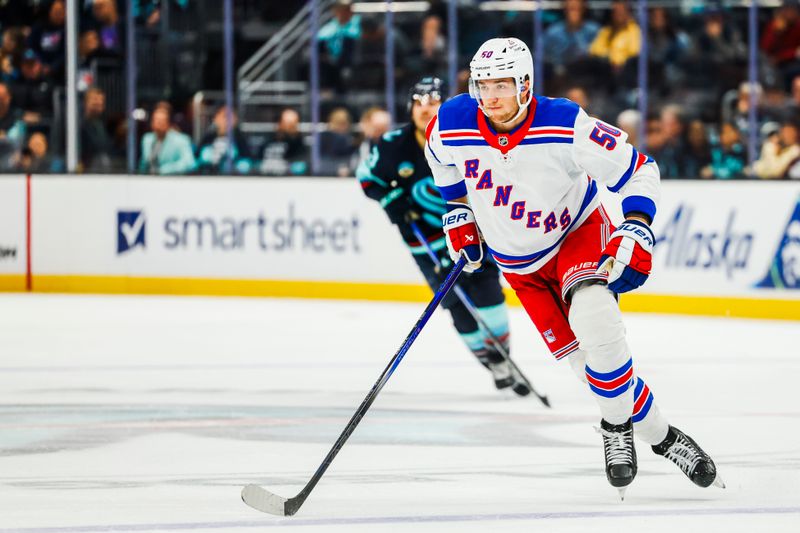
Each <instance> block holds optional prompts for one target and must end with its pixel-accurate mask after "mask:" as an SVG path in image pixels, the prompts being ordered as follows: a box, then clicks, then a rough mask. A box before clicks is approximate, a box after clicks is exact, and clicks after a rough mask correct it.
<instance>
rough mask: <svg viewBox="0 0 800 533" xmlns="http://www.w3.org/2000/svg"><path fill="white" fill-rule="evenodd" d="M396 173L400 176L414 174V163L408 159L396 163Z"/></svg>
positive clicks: (404, 176) (408, 176)
mask: <svg viewBox="0 0 800 533" xmlns="http://www.w3.org/2000/svg"><path fill="white" fill-rule="evenodd" d="M397 174H398V175H399V176H400V177H401V178H410V177H411V176H413V175H414V165H413V164H411V162H410V161H403V162H402V163H400V164H399V165H397Z"/></svg>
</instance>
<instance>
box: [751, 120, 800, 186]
mask: <svg viewBox="0 0 800 533" xmlns="http://www.w3.org/2000/svg"><path fill="white" fill-rule="evenodd" d="M798 140H800V137H798V126H797V124H796V123H794V122H793V121H790V120H787V121H785V122H784V123H783V124H781V127H780V130H779V131H778V133H776V134H773V135H770V136H769V137H768V138H767V140H766V142H764V146H762V148H761V157H760V158H759V159H758V161H756V162H755V163H754V164H753V173H754V174H755V175H756V176H758V177H759V178H763V179H781V178H786V177H787V172H788V170H789V167H790V166H791V165H792V164H793V163H795V162H796V161H797V159H798V158H800V144H798Z"/></svg>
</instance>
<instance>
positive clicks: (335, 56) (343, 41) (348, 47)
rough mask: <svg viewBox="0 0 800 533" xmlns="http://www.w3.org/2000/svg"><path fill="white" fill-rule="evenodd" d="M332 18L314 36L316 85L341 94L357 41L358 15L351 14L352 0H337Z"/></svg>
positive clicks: (359, 23) (359, 28)
mask: <svg viewBox="0 0 800 533" xmlns="http://www.w3.org/2000/svg"><path fill="white" fill-rule="evenodd" d="M333 12H334V16H333V19H331V21H330V22H328V23H327V24H325V25H324V26H322V28H320V30H319V33H318V34H317V41H318V42H319V47H320V52H321V57H320V84H321V85H322V86H323V87H327V88H333V89H336V90H337V92H344V91H345V90H346V89H347V87H346V86H345V83H346V82H348V81H350V79H352V67H353V57H354V50H355V45H356V42H357V41H358V40H359V39H360V38H361V16H360V15H354V14H353V6H352V0H337V1H336V4H335V5H334V8H333Z"/></svg>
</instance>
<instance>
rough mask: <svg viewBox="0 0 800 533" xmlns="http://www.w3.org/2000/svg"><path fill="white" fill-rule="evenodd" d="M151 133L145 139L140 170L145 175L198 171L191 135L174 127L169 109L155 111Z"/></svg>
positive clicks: (159, 108) (156, 109)
mask: <svg viewBox="0 0 800 533" xmlns="http://www.w3.org/2000/svg"><path fill="white" fill-rule="evenodd" d="M150 129H151V130H152V131H150V132H149V133H145V134H144V136H143V137H142V150H141V154H142V156H141V161H140V163H139V170H140V172H143V173H145V174H160V175H168V174H188V173H190V172H192V171H193V170H194V169H195V160H194V151H193V150H192V141H191V139H189V136H188V135H186V134H184V133H181V132H179V131H177V130H175V129H173V128H172V122H171V116H170V113H169V111H168V109H167V108H166V107H165V106H158V107H156V108H155V109H154V110H153V114H152V117H151V119H150Z"/></svg>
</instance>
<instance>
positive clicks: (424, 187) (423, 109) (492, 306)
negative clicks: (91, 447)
mask: <svg viewBox="0 0 800 533" xmlns="http://www.w3.org/2000/svg"><path fill="white" fill-rule="evenodd" d="M445 95H446V89H445V86H444V82H443V81H442V80H440V79H439V78H430V77H427V78H423V79H422V80H420V81H419V82H418V83H417V84H415V85H414V87H413V88H412V89H411V92H410V94H409V99H408V111H409V114H410V118H411V122H410V123H409V124H407V125H405V126H403V127H401V128H399V129H396V130H393V131H389V132H387V133H386V134H384V135H383V138H382V139H381V140H380V141H379V142H378V143H377V144H376V145H375V146H373V147H372V149H371V151H370V155H369V157H368V158H367V159H366V160H365V161H362V162H361V164H360V165H359V167H358V170H357V171H356V176H357V177H358V180H359V182H360V183H361V187H362V188H363V190H364V193H365V194H366V195H367V196H368V197H370V198H372V199H373V200H375V201H377V202H379V203H380V204H381V207H383V209H384V211H386V214H387V215H388V216H389V220H390V221H391V222H392V224H394V225H395V226H397V229H398V230H399V231H400V234H401V235H402V237H403V240H405V242H406V244H407V245H408V247H409V249H410V251H411V254H412V256H413V257H414V260H415V261H416V263H417V265H418V266H419V268H420V270H421V271H422V273H423V275H424V276H425V280H426V281H427V282H428V285H429V286H430V287H431V289H432V290H434V291H435V290H436V289H437V288H438V287H439V285H441V283H442V281H443V280H444V277H445V275H446V274H447V270H448V269H449V267H450V266H451V265H452V262H451V261H450V257H449V255H448V252H447V245H446V244H445V237H444V234H443V233H442V215H443V214H444V213H445V212H446V211H447V208H446V206H445V202H444V200H442V198H441V196H439V191H438V189H437V187H436V185H435V184H434V183H433V177H432V174H431V170H430V168H429V167H428V163H427V161H426V160H425V154H424V152H423V148H424V146H425V127H426V126H427V125H428V122H429V121H430V120H431V119H432V118H433V117H434V115H436V112H437V110H438V109H439V105H440V104H441V103H442V101H443V99H444V98H445ZM412 222H414V223H416V225H417V226H418V228H419V229H420V230H421V232H422V233H423V235H424V236H425V238H426V240H427V241H428V244H429V245H430V247H431V248H432V249H433V250H434V252H435V253H436V255H437V256H438V257H439V261H440V262H441V264H442V268H441V269H440V268H437V267H436V265H435V264H434V262H433V260H432V259H431V258H430V257H429V256H428V255H427V253H426V250H425V248H424V246H423V245H422V243H420V242H419V241H418V240H417V238H416V236H415V235H414V231H413V230H412V228H411V223H412ZM484 257H489V254H488V253H485V254H484ZM459 284H460V285H461V287H462V288H463V290H464V291H465V292H466V293H467V294H468V296H469V297H470V299H472V301H473V303H474V304H475V306H476V307H477V308H478V311H479V313H480V314H481V317H482V318H483V320H484V322H485V323H486V324H487V325H488V327H489V328H490V329H491V330H492V333H493V334H494V336H495V337H496V338H497V339H499V340H500V341H501V342H502V343H503V348H505V350H506V353H508V348H509V331H508V313H507V310H506V305H505V297H504V295H503V291H502V289H501V287H500V280H499V271H498V268H497V266H496V265H495V264H494V263H493V262H491V261H485V262H484V266H483V269H482V270H480V271H478V272H474V273H472V274H463V275H462V276H461V278H460V281H459ZM442 306H443V307H444V308H445V309H447V310H448V311H449V312H450V314H451V315H452V317H453V325H454V326H455V328H456V330H457V331H458V333H459V335H461V338H462V339H463V340H464V342H465V343H466V345H467V346H468V347H469V349H470V350H471V351H472V353H473V354H475V356H476V357H477V358H478V361H480V362H481V364H483V366H485V367H486V368H488V369H489V370H490V371H491V372H492V377H493V378H494V382H495V386H496V387H497V388H498V389H507V388H509V387H511V388H512V390H513V391H514V392H516V393H517V394H519V395H520V396H525V395H527V394H529V392H530V389H529V388H528V386H527V384H526V383H525V381H524V379H523V377H522V376H521V375H520V374H519V372H517V370H516V369H515V368H514V367H513V365H509V363H508V362H507V361H506V360H505V358H504V357H503V355H502V354H501V353H500V352H499V351H498V350H497V348H496V347H495V346H494V344H493V342H492V340H491V338H490V337H489V335H487V334H486V333H485V332H483V331H481V329H480V328H479V327H478V324H477V323H476V321H475V319H474V318H473V317H472V315H471V314H470V313H469V311H468V310H467V308H466V307H465V306H464V304H462V303H461V302H460V301H459V300H458V298H457V297H456V295H455V294H453V293H452V292H451V293H450V294H449V295H448V296H447V297H446V298H445V299H444V301H443V302H442Z"/></svg>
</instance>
